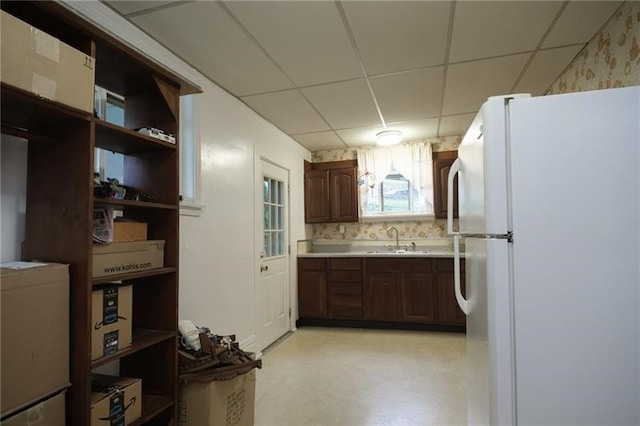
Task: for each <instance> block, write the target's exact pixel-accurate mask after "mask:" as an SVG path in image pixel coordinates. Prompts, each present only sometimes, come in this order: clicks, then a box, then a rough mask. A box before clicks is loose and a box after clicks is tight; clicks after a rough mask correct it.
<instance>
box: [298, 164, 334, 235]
mask: <svg viewBox="0 0 640 426" xmlns="http://www.w3.org/2000/svg"><path fill="white" fill-rule="evenodd" d="M304 219H305V222H307V223H321V222H329V221H330V220H331V210H330V198H329V171H327V170H312V171H308V172H306V173H305V174H304Z"/></svg>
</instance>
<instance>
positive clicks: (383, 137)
mask: <svg viewBox="0 0 640 426" xmlns="http://www.w3.org/2000/svg"><path fill="white" fill-rule="evenodd" d="M376 142H377V143H378V145H380V146H389V145H396V144H399V143H400V142H402V132H401V131H400V130H383V131H382V132H380V133H377V134H376Z"/></svg>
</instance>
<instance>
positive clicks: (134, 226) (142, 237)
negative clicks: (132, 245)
mask: <svg viewBox="0 0 640 426" xmlns="http://www.w3.org/2000/svg"><path fill="white" fill-rule="evenodd" d="M146 240H147V224H146V223H144V222H131V221H127V220H123V221H120V220H116V221H115V222H114V223H113V242H114V243H115V242H124V241H146Z"/></svg>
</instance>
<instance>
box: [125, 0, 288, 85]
mask: <svg viewBox="0 0 640 426" xmlns="http://www.w3.org/2000/svg"><path fill="white" fill-rule="evenodd" d="M131 20H132V21H133V22H134V23H135V24H136V25H138V26H139V27H141V28H142V29H143V30H144V31H146V32H147V33H149V34H150V35H151V36H152V37H154V38H156V39H157V40H158V41H160V42H161V43H163V44H165V45H166V46H168V47H169V48H170V49H171V50H172V51H173V52H175V53H176V55H178V56H180V57H183V58H185V59H186V60H187V62H189V63H190V64H192V65H193V66H194V67H195V68H197V69H199V70H200V71H201V72H203V73H204V74H205V75H208V76H209V77H210V78H211V79H212V80H214V81H215V82H216V83H218V84H220V85H221V86H222V87H224V88H226V89H227V90H228V91H230V92H231V93H233V94H234V95H236V96H243V95H248V94H253V93H261V92H267V91H273V90H282V89H288V88H291V87H293V84H292V83H291V82H290V81H289V79H288V78H287V77H286V76H285V75H284V74H282V72H281V71H280V70H278V69H277V68H276V66H275V65H274V64H273V63H272V62H271V61H270V60H269V59H268V57H267V56H266V55H265V54H264V53H263V52H262V51H261V50H260V49H259V48H258V47H256V46H255V45H254V44H253V42H252V41H251V40H250V38H249V37H248V36H247V35H246V34H245V33H244V32H243V31H242V29H241V28H240V27H239V26H238V25H237V24H236V23H235V22H234V21H233V20H232V19H231V18H230V17H229V16H228V15H227V14H226V12H225V11H224V10H223V9H222V8H221V7H220V5H219V4H218V3H217V2H211V1H204V2H190V3H185V4H183V5H180V6H176V7H171V8H167V9H162V10H158V11H155V12H152V13H149V14H145V15H140V16H135V17H133V18H131ZM185 23H188V25H185Z"/></svg>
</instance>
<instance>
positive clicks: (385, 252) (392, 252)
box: [367, 250, 429, 254]
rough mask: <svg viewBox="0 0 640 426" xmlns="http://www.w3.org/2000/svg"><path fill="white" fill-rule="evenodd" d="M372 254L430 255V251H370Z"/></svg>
mask: <svg viewBox="0 0 640 426" xmlns="http://www.w3.org/2000/svg"><path fill="white" fill-rule="evenodd" d="M367 253H370V254H429V251H428V250H416V251H413V250H370V251H368V252H367Z"/></svg>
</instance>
